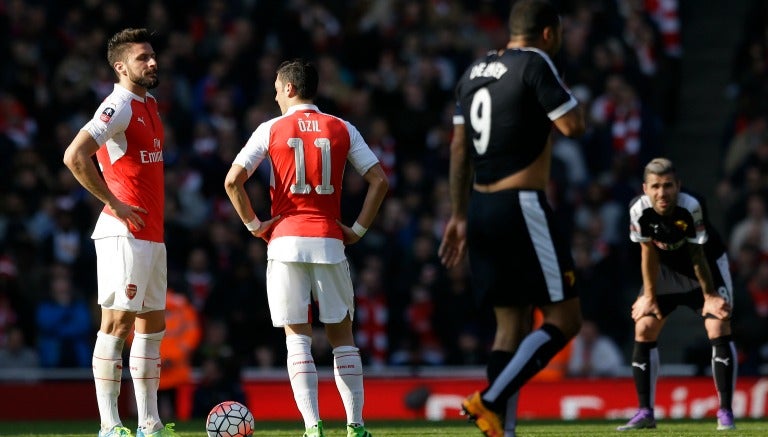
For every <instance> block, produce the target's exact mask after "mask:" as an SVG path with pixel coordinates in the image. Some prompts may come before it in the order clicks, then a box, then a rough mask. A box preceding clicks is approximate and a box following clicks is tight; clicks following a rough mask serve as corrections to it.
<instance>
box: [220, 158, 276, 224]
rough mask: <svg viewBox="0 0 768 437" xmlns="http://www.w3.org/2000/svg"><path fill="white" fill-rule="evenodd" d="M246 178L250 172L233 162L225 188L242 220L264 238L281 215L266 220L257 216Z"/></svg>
mask: <svg viewBox="0 0 768 437" xmlns="http://www.w3.org/2000/svg"><path fill="white" fill-rule="evenodd" d="M246 180H248V172H247V171H246V170H245V168H243V167H241V166H239V165H237V164H233V165H232V167H230V168H229V172H227V177H226V178H225V179H224V189H225V190H226V192H227V196H229V200H230V201H231V202H232V205H233V206H234V207H235V211H236V212H237V215H238V216H240V220H242V221H243V223H244V224H245V226H246V228H248V230H249V231H250V232H251V235H253V236H254V237H259V238H263V236H264V233H265V232H267V231H268V230H269V228H271V227H272V225H273V224H274V223H275V222H276V221H277V220H279V219H280V216H276V217H272V218H271V219H269V220H265V221H260V220H259V219H258V218H257V217H256V213H255V212H254V211H253V206H252V205H251V201H250V199H249V198H248V193H247V192H246V191H245V181H246Z"/></svg>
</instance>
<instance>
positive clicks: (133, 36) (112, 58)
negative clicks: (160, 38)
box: [107, 28, 152, 65]
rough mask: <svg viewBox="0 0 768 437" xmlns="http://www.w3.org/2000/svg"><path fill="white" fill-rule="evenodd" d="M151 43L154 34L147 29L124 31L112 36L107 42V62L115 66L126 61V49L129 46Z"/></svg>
mask: <svg viewBox="0 0 768 437" xmlns="http://www.w3.org/2000/svg"><path fill="white" fill-rule="evenodd" d="M145 42H146V43H151V42H152V34H151V33H150V32H149V30H147V29H143V28H142V29H134V28H128V29H123V30H121V31H120V32H117V33H116V34H114V35H112V38H110V39H109V42H107V61H109V65H115V62H117V61H122V60H124V56H125V49H127V48H128V45H130V44H134V43H145Z"/></svg>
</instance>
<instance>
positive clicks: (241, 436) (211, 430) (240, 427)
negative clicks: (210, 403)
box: [205, 401, 255, 437]
mask: <svg viewBox="0 0 768 437" xmlns="http://www.w3.org/2000/svg"><path fill="white" fill-rule="evenodd" d="M254 426H255V423H254V421H253V414H251V411H250V410H249V409H248V407H246V406H245V405H243V404H241V403H240V402H235V401H224V402H222V403H220V404H218V405H216V406H215V407H213V409H212V410H211V412H210V413H208V420H207V421H206V424H205V431H206V432H207V433H208V437H251V436H252V435H253V428H254Z"/></svg>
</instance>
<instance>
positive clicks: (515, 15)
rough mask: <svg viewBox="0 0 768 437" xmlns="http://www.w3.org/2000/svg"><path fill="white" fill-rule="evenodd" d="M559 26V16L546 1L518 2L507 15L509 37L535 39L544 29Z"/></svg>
mask: <svg viewBox="0 0 768 437" xmlns="http://www.w3.org/2000/svg"><path fill="white" fill-rule="evenodd" d="M559 25H560V14H559V13H558V11H557V8H555V6H554V5H552V3H550V2H549V1H547V0H518V1H517V2H516V3H515V4H514V5H513V6H512V11H511V12H510V13H509V33H510V36H515V37H523V38H525V39H528V40H530V39H535V38H536V37H537V36H539V35H541V32H543V31H544V28H546V27H549V26H552V27H557V26H559Z"/></svg>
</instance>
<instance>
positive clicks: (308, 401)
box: [285, 334, 320, 428]
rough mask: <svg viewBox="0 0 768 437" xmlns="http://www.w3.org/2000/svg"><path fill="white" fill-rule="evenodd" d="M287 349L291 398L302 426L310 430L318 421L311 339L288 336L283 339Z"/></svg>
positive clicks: (303, 336)
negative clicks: (302, 420)
mask: <svg viewBox="0 0 768 437" xmlns="http://www.w3.org/2000/svg"><path fill="white" fill-rule="evenodd" d="M285 345H286V347H287V349H288V377H289V378H290V379H291V388H292V389H293V398H294V399H296V406H297V407H299V411H300V412H301V416H302V417H303V418H304V426H305V427H306V428H310V427H312V426H315V424H317V421H318V420H320V409H319V407H318V403H317V368H316V367H315V360H314V358H312V349H311V347H312V337H308V336H306V335H297V334H294V335H288V336H286V337H285Z"/></svg>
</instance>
